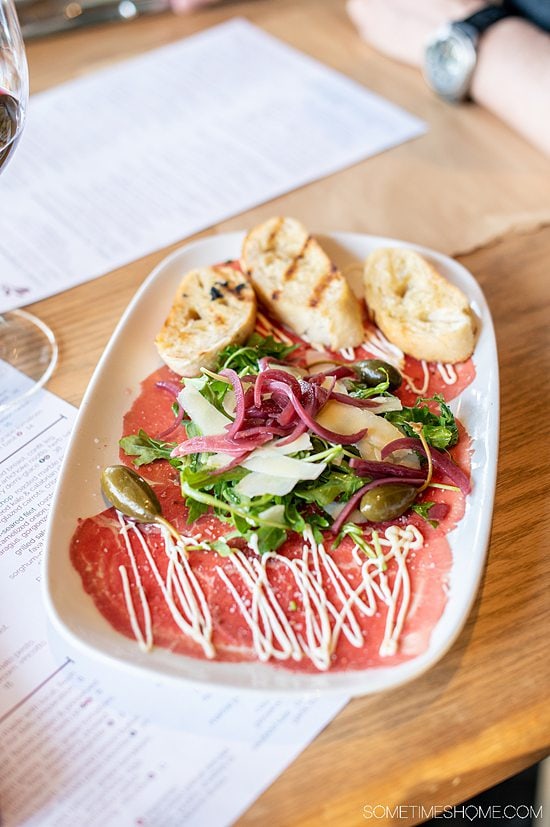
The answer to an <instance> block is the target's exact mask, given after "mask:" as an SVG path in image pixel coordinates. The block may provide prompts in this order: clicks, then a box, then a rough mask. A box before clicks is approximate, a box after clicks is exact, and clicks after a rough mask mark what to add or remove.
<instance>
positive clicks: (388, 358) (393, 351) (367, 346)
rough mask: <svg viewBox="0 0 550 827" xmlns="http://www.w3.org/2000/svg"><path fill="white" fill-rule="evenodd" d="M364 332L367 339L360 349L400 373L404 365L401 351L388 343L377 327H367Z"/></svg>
mask: <svg viewBox="0 0 550 827" xmlns="http://www.w3.org/2000/svg"><path fill="white" fill-rule="evenodd" d="M366 332H367V338H366V339H365V341H364V342H363V344H362V345H361V347H362V348H364V350H367V351H368V352H369V353H370V354H372V356H376V357H377V358H378V359H382V360H383V361H385V362H389V363H390V365H393V366H394V367H396V368H397V369H398V370H400V371H402V370H403V365H404V363H405V354H404V353H403V351H402V350H400V348H398V347H397V345H394V344H392V343H391V342H390V341H388V339H386V337H385V336H384V334H383V333H382V331H381V330H379V329H378V328H377V327H369V328H368V329H367V331H366Z"/></svg>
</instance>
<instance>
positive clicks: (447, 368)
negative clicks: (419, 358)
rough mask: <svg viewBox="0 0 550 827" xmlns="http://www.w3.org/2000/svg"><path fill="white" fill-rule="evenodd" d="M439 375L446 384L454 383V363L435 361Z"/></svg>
mask: <svg viewBox="0 0 550 827" xmlns="http://www.w3.org/2000/svg"><path fill="white" fill-rule="evenodd" d="M437 369H438V371H439V375H440V376H441V378H442V379H443V381H444V382H445V384H446V385H454V384H455V382H456V381H457V379H458V376H457V374H456V370H455V368H454V365H444V364H443V363H442V362H438V363H437Z"/></svg>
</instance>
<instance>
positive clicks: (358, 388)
mask: <svg viewBox="0 0 550 827" xmlns="http://www.w3.org/2000/svg"><path fill="white" fill-rule="evenodd" d="M386 375H387V374H386ZM389 386H390V383H389V381H388V380H386V381H384V382H379V383H378V385H375V386H374V387H369V386H368V385H364V384H363V383H362V382H350V383H349V384H348V393H349V395H350V396H355V397H356V398H357V399H370V398H371V396H383V395H384V394H386V392H387V390H388V388H389ZM387 395H388V396H391V395H392V394H387Z"/></svg>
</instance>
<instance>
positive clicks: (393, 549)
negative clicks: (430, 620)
mask: <svg viewBox="0 0 550 827" xmlns="http://www.w3.org/2000/svg"><path fill="white" fill-rule="evenodd" d="M379 542H380V545H381V547H382V548H387V549H388V550H387V552H384V555H383V556H384V560H385V561H386V563H388V562H389V561H390V560H391V559H394V560H395V562H396V564H397V571H396V573H395V578H394V582H393V587H392V589H390V587H389V582H388V577H387V575H386V573H385V572H384V571H383V570H382V568H381V565H380V560H378V559H375V558H372V557H365V556H364V555H363V553H362V552H361V550H360V549H359V547H358V546H355V548H354V549H353V557H354V559H355V561H356V562H357V563H358V564H359V565H361V575H362V577H363V586H364V588H365V590H366V591H368V592H369V593H370V594H373V593H374V594H376V595H377V596H378V597H379V598H380V599H381V600H382V601H383V602H384V603H385V604H386V606H387V607H388V612H387V615H386V625H385V630H384V639H383V641H382V644H381V646H380V654H381V655H382V656H388V655H394V654H395V653H396V651H397V646H398V641H399V637H400V635H401V632H402V631H403V626H404V624H405V620H406V618H407V611H408V608H409V604H410V597H411V587H410V578H409V572H408V569H407V565H406V559H407V555H408V554H409V552H410V551H416V550H418V549H420V548H422V545H423V543H424V539H423V537H422V534H421V533H420V531H419V530H418V529H417V528H416V527H415V526H414V525H412V524H409V525H407V526H405V528H400V527H399V526H389V527H388V528H387V529H386V531H385V533H384V536H383V537H380V539H379Z"/></svg>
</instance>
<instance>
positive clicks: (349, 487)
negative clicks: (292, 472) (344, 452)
mask: <svg viewBox="0 0 550 827" xmlns="http://www.w3.org/2000/svg"><path fill="white" fill-rule="evenodd" d="M347 469H349V466H347V465H342V466H340V467H339V468H334V467H333V466H329V468H328V469H326V470H325V471H324V472H323V474H322V475H321V477H320V478H319V479H318V480H314V481H313V483H310V484H309V486H310V487H309V488H301V487H300V488H298V489H295V493H296V496H297V497H300V499H302V500H306V502H310V503H315V504H316V505H319V506H321V508H324V507H325V506H326V505H328V504H329V503H332V502H335V501H336V500H337V499H338V498H341V499H342V501H343V502H347V500H349V499H350V498H351V497H352V496H353V495H354V494H355V492H356V491H359V489H360V488H361V486H363V485H365V482H367V481H368V480H366V478H365V477H358V476H357V475H356V474H354V473H353V471H351V469H349V470H347Z"/></svg>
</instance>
